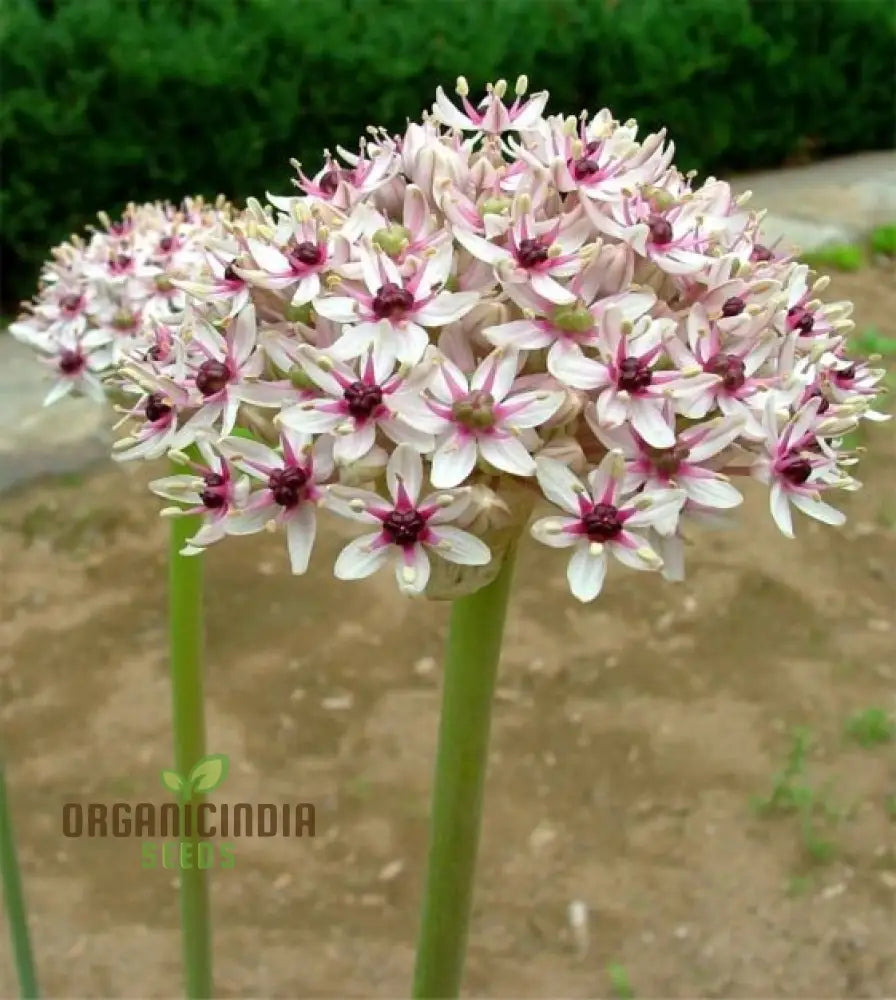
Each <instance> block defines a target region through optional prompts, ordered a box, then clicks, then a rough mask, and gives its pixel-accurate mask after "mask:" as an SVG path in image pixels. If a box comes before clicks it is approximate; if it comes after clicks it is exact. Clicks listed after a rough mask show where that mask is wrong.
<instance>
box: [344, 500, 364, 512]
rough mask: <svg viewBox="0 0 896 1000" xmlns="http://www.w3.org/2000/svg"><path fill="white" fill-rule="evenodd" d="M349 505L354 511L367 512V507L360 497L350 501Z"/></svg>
mask: <svg viewBox="0 0 896 1000" xmlns="http://www.w3.org/2000/svg"><path fill="white" fill-rule="evenodd" d="M348 505H349V507H351V509H352V510H354V511H357V512H358V513H360V512H361V511H362V510H367V505H366V504H365V503H364V501H363V500H361V499H360V498H359V497H352V499H351V500H349V502H348Z"/></svg>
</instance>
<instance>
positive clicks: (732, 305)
mask: <svg viewBox="0 0 896 1000" xmlns="http://www.w3.org/2000/svg"><path fill="white" fill-rule="evenodd" d="M745 308H746V305H745V303H744V300H743V299H742V298H740V296H738V295H732V296H731V298H730V299H725V301H724V302H723V303H722V315H723V316H740V314H741V313H742V312H743V311H744V309H745Z"/></svg>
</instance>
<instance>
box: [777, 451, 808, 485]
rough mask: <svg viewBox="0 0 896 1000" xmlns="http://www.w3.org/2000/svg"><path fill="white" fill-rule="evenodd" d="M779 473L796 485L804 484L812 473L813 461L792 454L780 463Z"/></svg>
mask: <svg viewBox="0 0 896 1000" xmlns="http://www.w3.org/2000/svg"><path fill="white" fill-rule="evenodd" d="M778 473H779V474H780V475H782V476H783V477H784V478H785V479H786V480H787V481H788V482H789V483H793V485H794V486H802V485H803V483H804V482H805V481H806V480H807V479H808V478H809V476H811V475H812V463H811V462H810V461H809V459H808V458H801V457H800V456H799V455H790V456H789V457H788V458H786V459H785V460H784V461H783V462H781V463H780V464H779V465H778Z"/></svg>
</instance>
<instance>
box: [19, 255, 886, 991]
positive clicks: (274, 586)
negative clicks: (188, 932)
mask: <svg viewBox="0 0 896 1000" xmlns="http://www.w3.org/2000/svg"><path fill="white" fill-rule="evenodd" d="M832 291H834V292H835V293H838V295H839V296H842V297H847V298H853V299H854V300H855V301H856V315H855V318H856V319H857V322H858V325H859V328H860V329H861V328H863V327H866V326H871V325H874V326H876V327H877V328H878V329H879V330H881V331H886V332H889V333H890V334H891V335H892V326H891V324H892V317H893V316H894V314H896V291H894V290H893V287H892V285H891V286H890V287H889V289H887V288H885V287H884V283H883V282H882V275H881V273H880V272H876V271H875V272H863V273H859V274H856V275H845V276H840V277H838V278H837V279H836V280H835V282H834V286H833V289H832ZM865 438H866V443H867V444H868V446H869V449H870V457H869V458H868V459H867V460H866V461H865V462H864V464H863V465H862V466H861V468H860V472H859V477H860V478H861V479H863V480H864V482H865V488H864V489H863V490H862V491H860V492H859V493H857V494H854V495H852V496H846V497H845V498H844V503H843V506H844V508H845V509H846V510H847V512H848V515H849V522H848V525H847V526H846V528H844V529H842V530H835V529H830V528H826V527H822V526H820V525H816V524H815V523H814V522H810V521H808V520H806V519H800V521H799V523H798V533H797V539H796V540H794V541H788V540H786V539H784V538H783V537H782V536H781V535H780V534H779V533H778V532H777V530H776V528H775V526H774V524H773V523H772V521H771V519H770V516H769V514H768V510H767V502H766V499H765V496H764V495H763V494H762V492H761V490H760V488H759V487H756V488H755V489H750V487H749V484H748V485H747V493H748V500H747V503H746V505H745V507H744V508H743V510H742V517H741V518H740V521H739V526H738V527H737V528H736V529H735V530H733V531H729V532H718V533H706V534H702V535H697V536H696V537H695V538H694V544H693V547H692V550H691V554H690V557H689V564H688V578H687V581H686V582H685V583H683V584H678V585H671V584H667V583H665V582H664V581H663V580H662V579H661V578H660V577H659V576H658V575H657V576H653V575H647V574H635V573H631V572H627V571H625V570H622V569H621V567H620V568H619V569H620V571H619V572H618V573H615V574H613V575H612V576H611V578H610V580H609V581H608V586H607V589H606V592H605V594H604V596H602V597H601V599H600V601H599V602H597V603H595V604H593V605H591V606H580V605H578V604H576V602H574V601H573V600H572V599H571V598H570V597H569V596H568V594H567V592H566V588H565V581H564V575H563V574H564V565H565V563H564V560H563V558H562V555H561V554H558V553H552V552H551V551H550V550H544V549H540V548H539V549H536V548H535V545H534V543H533V544H532V545H529V546H527V547H526V548H525V550H524V552H523V554H522V557H521V561H520V565H519V567H518V576H517V579H516V584H515V592H514V595H513V600H512V611H511V614H510V619H509V626H508V632H509V634H508V639H507V643H506V648H505V655H504V658H503V661H502V664H501V672H500V678H499V691H498V697H497V704H496V711H495V721H494V731H493V744H492V745H493V756H492V761H491V767H490V773H489V784H488V790H487V803H486V818H485V829H484V834H483V843H482V848H481V854H480V869H479V871H480V874H479V881H478V885H477V892H476V902H475V913H474V917H473V923H472V932H471V940H470V951H469V959H468V966H467V975H466V987H465V988H466V992H467V994H468V995H477V996H492V997H499V996H500V997H560V996H563V997H594V996H609V995H610V994H611V993H612V992H613V989H614V987H613V984H612V983H611V978H610V975H609V973H608V967H609V966H610V965H611V964H612V963H617V964H618V965H620V966H622V967H624V969H625V971H626V973H627V977H628V980H629V982H630V984H631V989H632V990H633V991H634V994H635V995H637V996H639V997H649V996H652V997H676V998H678V997H681V998H684V997H694V996H703V997H739V998H740V997H742V998H747V997H760V996H763V997H816V998H818V997H843V996H849V997H883V996H887V995H889V996H893V995H896V944H894V941H896V938H894V930H893V929H894V926H896V808H894V805H896V743H892V742H891V743H890V744H881V745H879V746H875V747H871V748H863V747H861V746H858V745H856V744H855V743H854V742H852V741H850V740H849V739H847V738H846V737H845V735H844V725H845V722H846V720H847V719H848V718H849V717H850V716H851V715H852V714H853V713H855V712H858V711H862V710H865V709H870V708H878V709H881V710H883V711H885V712H893V711H894V710H896V694H894V692H896V655H894V654H896V625H894V615H893V609H894V604H896V602H894V596H896V530H894V528H896V464H894V458H896V438H894V429H893V425H892V424H884V425H879V426H877V427H875V428H872V429H871V430H870V431H869V433H868V434H867V435H865ZM157 474H159V473H158V470H155V469H149V468H146V467H136V468H119V467H114V468H109V467H103V468H101V469H99V470H98V471H96V472H95V473H91V474H89V475H87V476H84V477H81V478H78V479H73V478H69V479H66V480H58V479H57V480H54V481H46V482H42V483H38V484H36V485H31V486H29V487H28V488H26V489H23V490H20V491H19V492H17V493H14V494H8V495H6V496H5V497H3V498H2V500H0V575H2V579H3V581H4V586H3V588H2V591H0V706H2V707H0V731H2V739H3V746H4V754H5V757H6V760H7V762H8V772H9V782H10V787H11V795H12V804H13V807H14V812H15V816H14V818H15V823H16V826H17V832H18V841H19V847H20V855H21V861H22V866H23V869H24V878H25V885H26V891H27V896H28V902H29V904H30V909H31V914H32V920H33V935H34V945H35V950H36V954H37V960H38V964H39V973H40V977H41V980H42V986H43V991H44V994H45V995H46V996H66V997H170V996H175V995H178V994H179V993H180V990H181V985H180V978H179V977H180V965H179V962H180V955H179V944H178V931H177V920H178V913H177V895H176V889H175V885H176V883H175V880H174V878H173V873H172V872H171V871H165V870H162V869H158V870H151V871H146V870H143V869H141V863H140V846H139V843H138V842H137V841H135V840H133V839H122V840H113V839H107V840H103V841H101V840H89V839H81V840H71V839H66V838H65V837H63V835H62V831H61V815H60V813H61V807H62V803H63V802H64V801H67V800H77V801H93V802H96V801H101V802H113V801H116V800H121V801H130V802H134V801H147V800H150V801H156V802H162V801H166V793H165V792H164V790H163V789H162V787H161V784H160V780H159V772H160V771H161V769H163V768H166V767H170V766H172V764H173V760H172V750H171V735H170V722H169V718H170V707H169V685H168V679H167V674H166V670H167V664H166V651H165V600H166V593H165V544H166V543H165V537H166V536H165V524H164V523H163V522H162V521H161V520H160V519H158V518H157V517H156V510H157V506H158V505H157V501H156V500H155V498H153V497H152V496H151V495H150V494H148V492H147V491H146V490H145V483H146V481H147V480H148V479H149V478H151V477H152V476H153V475H157ZM345 537H346V535H345V533H344V532H338V531H337V530H336V529H332V530H331V529H328V530H326V531H325V532H324V533H323V536H322V537H321V539H320V541H319V546H318V548H317V551H316V557H315V564H316V567H317V570H316V571H313V575H309V576H308V577H306V578H304V579H303V578H299V579H294V578H292V577H290V576H289V575H288V572H287V568H286V555H285V549H284V546H283V540H282V538H279V537H269V536H264V537H261V538H258V537H256V538H254V539H251V540H249V539H239V540H234V541H233V542H231V543H228V544H225V545H223V546H220V547H218V548H217V549H215V550H214V551H212V552H210V553H209V555H208V561H207V580H208V583H207V595H208V597H207V600H208V625H209V635H208V679H207V697H208V747H209V750H210V751H214V752H221V753H226V754H228V755H229V757H230V760H231V773H230V775H229V776H228V778H227V780H226V782H225V784H224V785H223V786H222V787H221V789H219V791H218V792H216V793H215V795H216V796H218V800H219V801H226V802H231V803H233V802H238V801H248V802H262V801H266V802H292V801H311V802H314V803H315V805H316V826H317V829H316V836H315V837H314V839H310V838H302V839H285V838H280V837H277V838H271V839H258V838H253V839H243V840H239V841H237V842H236V852H235V859H236V864H235V867H234V868H233V869H232V870H223V871H215V872H214V873H213V879H212V886H213V888H212V906H213V911H214V921H215V925H214V926H215V930H214V934H215V956H216V967H217V968H216V978H217V988H218V992H219V994H220V995H221V996H225V997H247V996H256V997H273V996H279V997H296V996H313V997H349V996H353V997H397V996H406V995H407V992H408V986H409V980H410V974H411V967H412V958H413V955H412V949H413V940H414V935H415V929H416V923H417V916H418V905H419V899H420V893H421V881H422V873H423V865H424V860H425V848H426V838H427V811H428V800H429V784H430V772H431V768H432V762H433V761H432V758H433V750H434V745H435V733H436V725H437V716H438V706H439V668H438V666H437V664H438V661H439V656H440V651H441V646H442V641H443V638H444V633H445V626H446V622H447V612H448V609H447V607H446V606H444V605H440V604H429V603H419V602H409V601H405V600H403V599H402V598H400V597H399V596H398V595H397V594H395V593H393V588H392V586H391V581H389V580H388V579H387V578H374V579H373V580H371V581H367V582H364V583H360V584H354V585H351V584H340V583H337V582H336V581H335V580H333V579H331V578H330V577H329V575H328V566H330V565H332V560H333V558H334V557H335V553H336V551H337V549H338V548H339V546H340V545H341V544H343V542H344V538H345ZM555 556H556V558H555ZM800 726H801V727H809V728H810V729H811V731H812V734H813V736H814V740H815V743H814V747H813V749H812V750H811V751H810V752H809V754H808V757H807V760H806V762H805V770H804V774H803V775H802V777H800V778H799V779H795V780H796V781H797V784H802V785H804V786H805V787H807V788H809V789H811V790H812V791H811V793H804V794H806V795H809V794H811V795H812V796H813V797H814V799H813V801H814V804H815V807H816V809H815V813H816V818H815V823H816V827H815V828H814V832H811V831H808V832H807V831H805V830H804V829H803V827H802V826H801V822H800V819H799V817H798V816H797V815H796V814H787V813H783V812H782V813H781V814H780V815H770V816H764V815H760V814H758V813H757V811H756V809H754V808H752V807H751V802H752V800H753V799H754V797H757V796H767V795H768V794H769V793H770V792H771V790H772V787H773V784H774V780H775V775H776V773H777V772H778V771H780V769H781V767H782V765H783V762H784V761H785V759H786V757H787V754H788V752H789V751H790V749H791V747H792V744H793V728H794V727H800ZM573 900H581V901H582V902H584V903H585V904H586V905H587V907H588V911H589V933H588V940H587V941H579V942H578V943H577V942H576V941H575V940H574V939H573V936H572V935H571V933H570V929H569V923H568V919H567V911H568V906H569V904H570V902H571V901H573ZM0 949H2V950H0V996H10V995H13V994H14V992H15V983H14V979H13V973H12V962H11V958H10V957H9V951H8V944H7V939H6V936H5V929H4V936H3V938H2V943H0ZM615 989H616V991H617V993H624V992H625V989H624V985H623V984H621V983H620V982H619V981H618V976H617V982H616V985H615Z"/></svg>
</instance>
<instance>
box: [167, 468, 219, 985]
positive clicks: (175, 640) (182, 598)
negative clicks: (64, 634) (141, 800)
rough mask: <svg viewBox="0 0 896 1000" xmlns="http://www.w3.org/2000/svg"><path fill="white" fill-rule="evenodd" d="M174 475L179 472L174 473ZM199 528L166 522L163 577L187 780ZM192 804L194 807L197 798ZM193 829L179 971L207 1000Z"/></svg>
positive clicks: (197, 691)
mask: <svg viewBox="0 0 896 1000" xmlns="http://www.w3.org/2000/svg"><path fill="white" fill-rule="evenodd" d="M175 472H183V470H182V469H181V468H179V467H177V468H176V469H175ZM199 525H200V520H199V518H198V517H194V516H192V515H191V516H188V517H173V518H171V536H170V538H171V541H170V545H171V548H170V553H169V576H168V598H169V633H170V644H171V692H172V701H173V709H174V711H173V729H174V758H175V767H176V769H177V771H178V773H179V774H182V775H188V774H189V773H190V771H191V769H192V768H193V767H194V766H195V765H196V764H197V763H198V761H199V760H200V758H201V757H203V756H204V755H205V712H204V705H203V692H202V654H203V638H204V634H203V613H202V610H203V609H202V556H182V555H180V550H181V549H182V548H183V547H184V545H185V543H186V541H187V539H188V538H190V537H191V536H193V535H195V534H196V532H197V530H198V529H199ZM193 801H194V804H195V803H196V802H198V798H194V800H193ZM194 815H195V807H194ZM196 826H197V824H195V823H194V824H193V827H194V829H193V831H192V832H191V835H190V836H186V835H183V833H184V831H181V833H182V837H181V848H180V850H181V855H182V858H181V870H180V917H181V935H182V944H183V968H184V979H185V987H186V995H187V997H188V1000H208V998H209V997H211V996H212V958H211V928H210V923H209V906H208V882H207V878H206V872H205V871H204V870H203V869H201V868H200V867H199V861H198V858H199V854H198V849H199V844H200V838H199V836H198V834H197V832H196V829H195V828H196ZM187 845H190V846H187ZM184 853H186V854H187V857H186V858H184V857H183V855H184ZM185 861H186V864H185V863H184V862H185Z"/></svg>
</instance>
